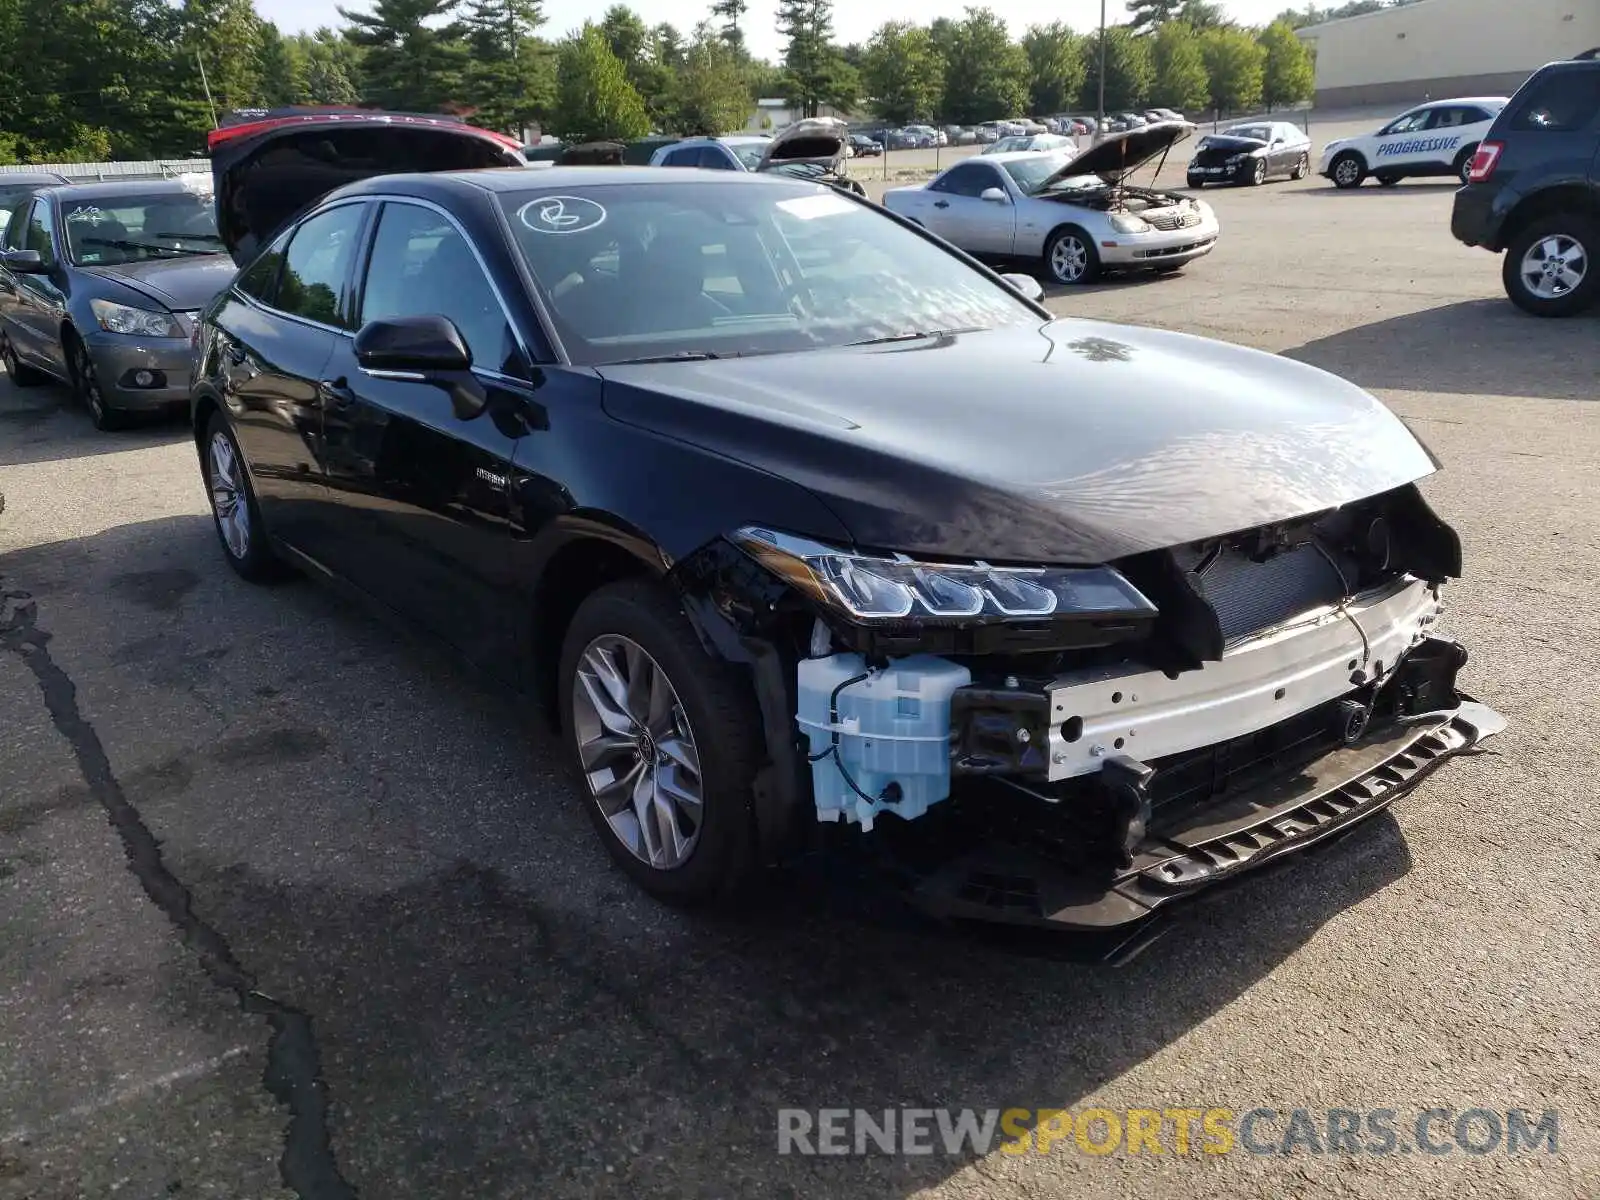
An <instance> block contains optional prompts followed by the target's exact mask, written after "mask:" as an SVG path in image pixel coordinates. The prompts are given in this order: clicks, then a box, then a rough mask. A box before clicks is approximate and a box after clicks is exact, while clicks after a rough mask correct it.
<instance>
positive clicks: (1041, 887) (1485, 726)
mask: <svg viewBox="0 0 1600 1200" xmlns="http://www.w3.org/2000/svg"><path fill="white" fill-rule="evenodd" d="M1504 728H1505V721H1504V719H1503V718H1502V717H1500V716H1499V715H1498V714H1497V713H1495V712H1494V711H1493V710H1491V709H1489V708H1487V707H1485V706H1483V705H1481V704H1478V703H1475V702H1473V701H1465V700H1464V701H1462V702H1461V703H1460V704H1459V705H1458V706H1456V707H1454V708H1452V709H1449V710H1446V711H1442V712H1437V713H1430V714H1426V715H1423V716H1416V717H1410V718H1406V719H1404V720H1403V721H1397V722H1393V723H1390V724H1389V725H1387V726H1386V727H1385V728H1384V729H1382V730H1380V731H1376V732H1372V733H1369V734H1367V735H1366V736H1365V737H1364V738H1362V739H1361V740H1359V741H1358V742H1356V743H1355V744H1354V745H1349V746H1342V747H1340V748H1338V749H1334V750H1332V751H1329V752H1327V753H1324V754H1322V755H1321V756H1320V757H1318V758H1316V759H1314V760H1313V761H1312V762H1310V763H1309V764H1306V765H1304V766H1302V767H1301V768H1300V769H1299V770H1288V771H1278V772H1274V773H1273V774H1271V775H1270V776H1269V777H1268V778H1266V779H1264V780H1263V781H1261V782H1259V783H1257V784H1255V785H1254V786H1252V787H1249V788H1247V789H1243V790H1238V791H1232V792H1229V793H1227V794H1225V795H1223V796H1221V797H1218V798H1216V799H1213V800H1211V801H1209V802H1204V803H1200V804H1197V805H1183V806H1173V807H1181V808H1182V811H1181V812H1177V813H1173V812H1171V811H1170V809H1169V810H1161V809H1158V810H1157V811H1156V812H1155V814H1154V816H1153V818H1152V820H1151V822H1150V826H1149V828H1148V830H1146V831H1145V833H1144V834H1143V836H1142V837H1141V838H1140V839H1139V841H1138V842H1137V844H1136V845H1135V846H1134V847H1133V850H1132V853H1131V855H1130V856H1129V859H1128V861H1126V863H1125V865H1123V866H1122V867H1120V868H1118V869H1111V870H1107V869H1105V865H1104V861H1103V860H1101V861H1100V862H1099V863H1098V864H1097V863H1096V862H1095V861H1094V860H1093V859H1092V858H1074V857H1073V856H1072V855H1071V854H1070V853H1068V854H1063V853H1061V852H1060V850H1059V845H1058V846H1057V847H1052V846H1050V845H1049V844H1048V843H1049V841H1050V839H1049V838H1046V837H1033V836H1027V835H1026V834H1024V836H1020V837H1019V836H1007V834H1006V833H1005V832H1004V831H1001V832H1000V833H998V834H994V833H993V832H992V831H991V832H990V836H987V837H984V836H978V835H975V833H974V831H973V830H972V829H971V828H968V829H965V830H963V831H961V832H959V833H957V834H956V836H955V837H954V838H953V839H950V840H951V841H953V842H954V843H955V844H958V845H964V846H966V847H975V848H971V849H960V850H958V851H957V852H956V853H955V854H953V855H951V856H949V857H946V858H945V859H944V861H942V862H940V863H939V864H938V865H937V866H936V867H933V868H932V869H930V870H926V871H924V872H923V873H922V874H921V876H920V878H918V879H917V881H916V883H915V885H914V886H913V887H912V889H911V896H912V900H913V902H914V903H915V904H916V905H917V907H919V908H921V909H922V910H923V911H925V912H927V913H929V914H930V915H933V916H936V917H940V918H944V919H954V920H979V921H986V922H1002V923H1005V924H1011V925H1021V926H1035V927H1041V928H1051V929H1057V930H1067V931H1083V932H1094V931H1105V930H1112V929H1120V928H1126V927H1131V926H1134V925H1137V924H1139V923H1141V922H1144V921H1146V920H1147V919H1149V918H1150V917H1151V916H1152V915H1153V914H1154V913H1155V911H1156V910H1157V909H1159V908H1161V907H1162V906H1164V905H1167V904H1169V903H1171V902H1172V901H1175V900H1179V899H1182V898H1184V897H1186V896H1189V895H1192V894H1193V893H1195V892H1198V891H1200V890H1202V889H1204V888H1207V887H1210V886H1213V885H1216V884H1219V883H1222V882H1225V881H1227V880H1230V879H1232V878H1234V877H1236V876H1238V875H1240V874H1242V873H1243V872H1246V871H1249V870H1252V869H1254V868H1256V867H1260V866H1263V865H1265V864H1267V863H1269V862H1271V861H1273V860H1275V859H1278V858H1280V857H1282V856H1284V855H1286V854H1290V853H1293V852H1295V851H1298V850H1303V849H1305V848H1307V847H1309V846H1312V845H1314V844H1316V843H1317V842H1320V841H1323V840H1324V839H1326V838H1329V837H1332V836H1334V835H1336V834H1339V833H1341V832H1343V831H1345V830H1347V829H1349V828H1350V827H1352V826H1353V825H1355V824H1356V823H1358V822H1360V821H1362V820H1365V819H1366V818H1367V817H1370V816H1373V815H1375V814H1377V813H1379V812H1381V811H1383V810H1384V809H1385V808H1387V807H1388V806H1389V805H1390V804H1391V803H1393V802H1394V801H1395V800H1396V799H1398V798H1399V797H1401V796H1403V795H1405V794H1406V793H1407V792H1408V791H1410V790H1411V789H1412V788H1413V787H1415V786H1416V785H1417V784H1418V783H1420V782H1421V781H1422V780H1423V779H1424V778H1426V777H1427V775H1429V774H1430V773H1431V772H1432V771H1433V770H1434V769H1435V768H1437V767H1438V766H1439V765H1440V764H1441V763H1444V762H1445V761H1447V760H1448V759H1450V758H1452V757H1454V756H1455V755H1457V754H1461V753H1463V752H1466V751H1469V750H1471V749H1472V748H1473V747H1475V746H1477V745H1478V744H1479V743H1481V742H1482V741H1484V740H1485V739H1487V738H1490V737H1493V736H1494V735H1495V734H1497V733H1499V732H1500V731H1501V730H1502V729H1504ZM975 799H979V798H977V797H975ZM983 799H984V800H985V801H987V799H988V798H983ZM1058 811H1059V810H1058Z"/></svg>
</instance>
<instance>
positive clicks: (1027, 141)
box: [982, 133, 1078, 154]
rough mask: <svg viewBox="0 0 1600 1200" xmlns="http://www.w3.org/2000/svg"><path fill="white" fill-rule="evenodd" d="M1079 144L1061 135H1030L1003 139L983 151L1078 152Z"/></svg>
mask: <svg viewBox="0 0 1600 1200" xmlns="http://www.w3.org/2000/svg"><path fill="white" fill-rule="evenodd" d="M1077 148H1078V143H1077V142H1075V141H1073V140H1072V139H1071V138H1069V137H1062V136H1061V135H1060V134H1059V133H1030V134H1025V135H1023V136H1022V137H1003V138H1001V139H1000V140H999V141H998V142H991V143H989V145H987V146H985V147H984V148H983V150H982V153H984V154H1015V153H1016V152H1017V151H1018V150H1076V149H1077Z"/></svg>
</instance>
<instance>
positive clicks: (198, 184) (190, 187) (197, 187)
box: [178, 171, 216, 196]
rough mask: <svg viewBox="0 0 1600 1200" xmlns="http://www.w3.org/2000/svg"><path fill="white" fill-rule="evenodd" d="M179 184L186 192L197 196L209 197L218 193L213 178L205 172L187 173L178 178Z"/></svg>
mask: <svg viewBox="0 0 1600 1200" xmlns="http://www.w3.org/2000/svg"><path fill="white" fill-rule="evenodd" d="M178 184H179V186H180V187H182V188H183V190H184V191H186V192H190V193H192V194H194V195H196V196H209V195H211V194H212V193H214V192H215V191H216V184H215V183H214V182H213V181H212V178H211V176H209V175H207V174H205V173H204V172H203V171H186V172H185V173H184V174H182V175H179V176H178Z"/></svg>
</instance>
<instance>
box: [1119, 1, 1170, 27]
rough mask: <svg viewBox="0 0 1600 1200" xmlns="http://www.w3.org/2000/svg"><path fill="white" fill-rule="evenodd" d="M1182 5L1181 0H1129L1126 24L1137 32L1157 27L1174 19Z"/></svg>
mask: <svg viewBox="0 0 1600 1200" xmlns="http://www.w3.org/2000/svg"><path fill="white" fill-rule="evenodd" d="M1182 7H1183V0H1130V2H1129V4H1128V26H1129V28H1131V29H1133V30H1134V31H1135V32H1138V33H1143V32H1145V31H1146V30H1152V29H1159V28H1161V26H1163V25H1165V24H1166V23H1167V22H1168V21H1171V20H1174V19H1175V18H1176V17H1177V15H1178V10H1179V9H1180V8H1182Z"/></svg>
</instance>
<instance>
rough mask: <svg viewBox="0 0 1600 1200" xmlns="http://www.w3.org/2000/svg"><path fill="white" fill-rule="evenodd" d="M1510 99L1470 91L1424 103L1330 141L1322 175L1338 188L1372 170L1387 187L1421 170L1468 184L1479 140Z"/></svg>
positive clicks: (1362, 178)
mask: <svg viewBox="0 0 1600 1200" xmlns="http://www.w3.org/2000/svg"><path fill="white" fill-rule="evenodd" d="M1508 102H1509V100H1508V98H1507V97H1505V96H1469V97H1465V98H1462V99H1458V100H1433V101H1430V102H1429V103H1427V104H1419V105H1417V107H1416V108H1412V109H1408V110H1407V111H1405V112H1403V113H1401V114H1400V115H1399V116H1398V117H1396V118H1395V119H1394V120H1392V121H1390V122H1389V123H1388V124H1387V125H1385V126H1384V127H1383V128H1382V129H1380V130H1378V131H1377V132H1376V133H1365V134H1362V135H1361V136H1359V137H1353V138H1343V139H1341V140H1339V141H1336V142H1329V143H1328V144H1327V145H1326V146H1324V147H1323V149H1322V162H1321V164H1320V165H1319V166H1318V167H1317V174H1319V175H1322V176H1324V177H1326V178H1328V179H1331V180H1333V185H1334V186H1335V187H1339V188H1355V187H1360V186H1361V184H1362V183H1363V182H1364V181H1365V180H1366V178H1367V177H1368V176H1369V175H1370V176H1372V177H1373V178H1374V179H1376V180H1377V181H1378V182H1379V183H1380V184H1382V185H1383V186H1384V187H1390V186H1393V185H1394V184H1396V183H1399V182H1400V181H1401V180H1402V179H1407V178H1410V177H1413V176H1419V175H1433V176H1439V175H1447V176H1454V177H1455V178H1457V179H1459V180H1460V181H1461V182H1462V183H1466V182H1467V168H1468V167H1469V166H1470V165H1471V163H1472V156H1473V154H1475V153H1476V152H1477V149H1478V143H1479V142H1480V141H1482V140H1483V135H1484V134H1486V133H1488V132H1489V126H1490V125H1492V124H1493V123H1494V119H1495V117H1497V116H1498V115H1499V114H1500V110H1501V109H1502V108H1504V107H1505V106H1506V104H1507V103H1508Z"/></svg>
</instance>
